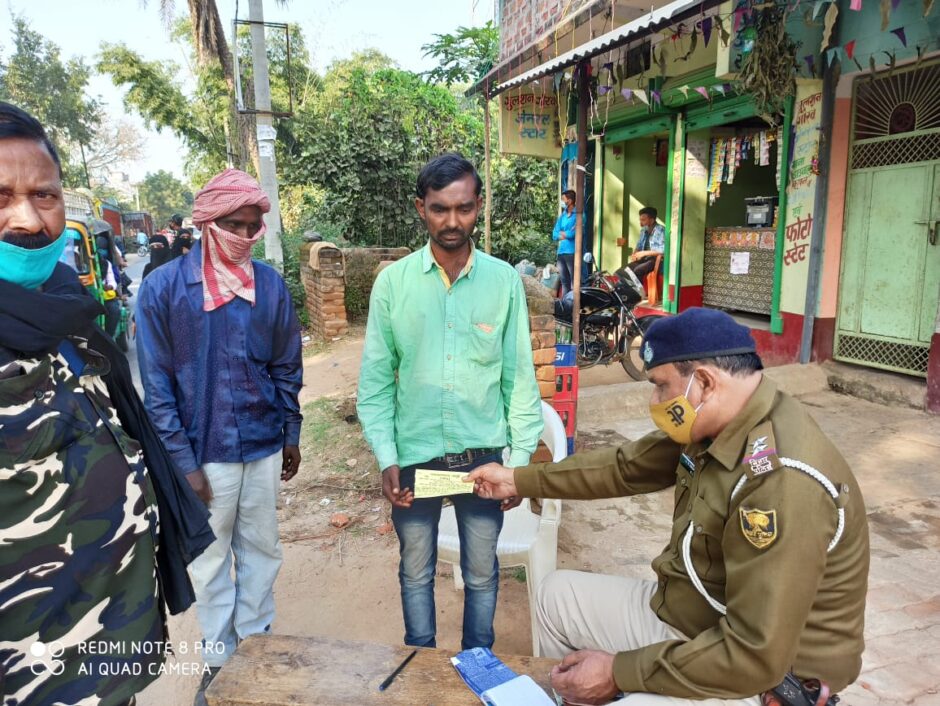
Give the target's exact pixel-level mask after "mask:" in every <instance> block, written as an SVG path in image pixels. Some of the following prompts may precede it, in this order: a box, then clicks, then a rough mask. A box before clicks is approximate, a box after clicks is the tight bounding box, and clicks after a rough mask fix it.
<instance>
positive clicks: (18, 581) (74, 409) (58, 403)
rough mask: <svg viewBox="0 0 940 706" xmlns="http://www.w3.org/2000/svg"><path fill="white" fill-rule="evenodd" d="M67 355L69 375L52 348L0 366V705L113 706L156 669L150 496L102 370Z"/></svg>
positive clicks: (91, 357)
mask: <svg viewBox="0 0 940 706" xmlns="http://www.w3.org/2000/svg"><path fill="white" fill-rule="evenodd" d="M64 345H67V346H68V345H71V344H69V343H66V344H64ZM62 350H63V349H61V348H60V351H62ZM69 350H70V351H71V353H72V355H69V359H70V360H71V361H72V364H73V368H75V369H78V370H80V377H76V375H75V374H73V370H72V368H70V367H69V364H68V362H67V361H66V358H65V357H64V356H63V355H62V353H61V352H60V353H59V354H57V355H48V356H45V357H41V358H35V359H20V360H13V361H12V362H9V361H8V362H6V363H0V695H2V699H0V702H2V704H3V705H4V706H27V705H28V706H34V705H35V706H45V705H46V704H76V703H81V704H83V705H84V704H104V705H112V704H121V703H124V702H126V701H127V700H128V699H129V698H130V697H131V696H133V695H134V694H135V693H137V692H139V691H140V690H141V689H143V688H144V686H146V685H147V684H148V683H150V682H151V681H153V680H154V679H155V678H156V677H157V676H158V674H159V672H160V668H161V667H162V665H163V662H164V646H165V644H166V640H165V635H166V631H165V625H164V620H163V615H162V611H161V608H160V601H159V592H158V584H157V577H156V564H155V552H156V546H157V536H158V535H157V530H158V526H157V522H158V520H157V505H156V498H155V496H154V493H153V489H152V487H151V485H150V479H149V477H148V476H147V473H146V470H145V468H144V463H143V457H142V454H141V451H140V446H139V445H138V444H137V442H136V441H134V440H133V439H131V438H130V437H129V436H127V434H125V433H124V432H123V431H122V429H121V427H120V425H119V423H118V421H117V417H116V415H115V412H114V409H113V407H112V405H111V401H110V399H109V397H108V394H107V390H106V388H105V385H104V383H103V381H102V379H101V375H103V374H105V373H106V372H107V370H108V363H107V361H106V360H105V359H104V358H103V357H101V356H99V355H98V354H97V353H95V352H93V351H90V350H88V349H87V348H85V349H81V350H80V351H79V348H78V347H74V346H73V347H71V348H70V349H69ZM79 352H80V356H79V357H78V359H77V360H79V361H82V362H83V364H84V367H83V368H79V367H78V365H77V364H76V357H75V354H77V353H79Z"/></svg>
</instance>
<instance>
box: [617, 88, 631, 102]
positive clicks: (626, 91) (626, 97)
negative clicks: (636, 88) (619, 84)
mask: <svg viewBox="0 0 940 706" xmlns="http://www.w3.org/2000/svg"><path fill="white" fill-rule="evenodd" d="M620 95H622V96H623V99H624V100H626V101H628V100H630V99H631V98H633V90H632V89H630V88H624V89H623V90H622V91H620Z"/></svg>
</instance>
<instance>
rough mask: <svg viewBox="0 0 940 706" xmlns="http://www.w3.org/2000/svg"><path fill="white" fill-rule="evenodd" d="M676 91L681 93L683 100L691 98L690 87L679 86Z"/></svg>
mask: <svg viewBox="0 0 940 706" xmlns="http://www.w3.org/2000/svg"><path fill="white" fill-rule="evenodd" d="M676 90H677V91H679V93H681V94H682V97H683V98H688V97H689V87H688V86H679V88H677V89H676Z"/></svg>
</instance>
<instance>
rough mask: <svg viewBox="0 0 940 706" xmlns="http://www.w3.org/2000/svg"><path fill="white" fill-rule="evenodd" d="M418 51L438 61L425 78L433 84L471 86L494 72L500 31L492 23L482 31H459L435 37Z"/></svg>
mask: <svg viewBox="0 0 940 706" xmlns="http://www.w3.org/2000/svg"><path fill="white" fill-rule="evenodd" d="M421 51H423V52H424V56H430V57H434V58H435V59H437V60H438V65H437V66H435V67H434V68H433V69H431V70H430V71H427V72H425V74H424V75H425V76H427V78H428V80H429V81H431V82H432V83H443V84H445V85H447V86H450V85H452V84H455V83H470V82H472V81H475V80H477V79H479V78H482V77H483V76H485V75H486V74H487V73H488V72H489V70H490V69H491V68H493V64H494V62H495V61H496V59H497V57H498V56H499V30H498V29H497V28H496V27H494V26H493V23H492V22H487V23H486V24H485V25H483V26H482V27H458V28H457V31H456V32H454V33H453V34H435V35H434V41H433V42H430V43H428V44H425V45H423V46H422V47H421Z"/></svg>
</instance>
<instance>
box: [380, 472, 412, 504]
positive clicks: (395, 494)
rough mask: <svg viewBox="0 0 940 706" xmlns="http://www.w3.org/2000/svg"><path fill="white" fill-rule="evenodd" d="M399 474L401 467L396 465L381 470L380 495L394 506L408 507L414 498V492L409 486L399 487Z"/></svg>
mask: <svg viewBox="0 0 940 706" xmlns="http://www.w3.org/2000/svg"><path fill="white" fill-rule="evenodd" d="M400 475H401V469H400V468H399V467H398V466H397V465H396V466H389V467H388V468H386V469H385V470H383V471H382V495H384V496H385V499H386V500H388V501H389V502H390V503H391V504H392V505H393V506H395V507H401V508H409V507H411V503H413V502H414V499H415V496H414V492H413V491H412V490H411V488H405V489H404V490H402V489H401V483H400V482H399V476H400Z"/></svg>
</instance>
